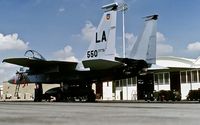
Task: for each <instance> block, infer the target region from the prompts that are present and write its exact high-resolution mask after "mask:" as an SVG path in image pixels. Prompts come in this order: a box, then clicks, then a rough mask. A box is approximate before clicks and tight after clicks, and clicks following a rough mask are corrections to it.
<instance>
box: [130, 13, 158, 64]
mask: <svg viewBox="0 0 200 125" xmlns="http://www.w3.org/2000/svg"><path fill="white" fill-rule="evenodd" d="M145 18H146V20H145V27H144V30H143V33H142V34H141V36H140V37H139V38H138V39H137V41H136V43H135V44H134V46H133V48H132V50H131V53H130V57H131V58H133V59H141V60H145V61H146V62H147V63H148V64H155V62H156V32H157V19H158V15H152V16H147V17H145Z"/></svg>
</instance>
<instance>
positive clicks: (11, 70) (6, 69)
mask: <svg viewBox="0 0 200 125" xmlns="http://www.w3.org/2000/svg"><path fill="white" fill-rule="evenodd" d="M18 69H19V66H17V65H12V64H8V63H1V64H0V83H2V82H3V81H7V80H9V79H10V78H11V77H13V76H14V75H15V73H16V71H17V70H18Z"/></svg>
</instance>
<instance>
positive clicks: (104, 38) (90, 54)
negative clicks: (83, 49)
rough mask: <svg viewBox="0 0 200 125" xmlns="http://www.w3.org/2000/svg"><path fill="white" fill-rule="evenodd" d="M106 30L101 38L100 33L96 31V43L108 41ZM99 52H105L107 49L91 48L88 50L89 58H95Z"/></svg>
mask: <svg viewBox="0 0 200 125" xmlns="http://www.w3.org/2000/svg"><path fill="white" fill-rule="evenodd" d="M106 41H107V38H106V32H105V31H103V33H102V37H101V39H98V34H97V33H96V43H97V44H98V43H101V42H106ZM99 52H105V49H98V50H90V51H87V58H95V57H97V56H98V53H99Z"/></svg>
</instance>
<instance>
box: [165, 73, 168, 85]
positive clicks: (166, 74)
mask: <svg viewBox="0 0 200 125" xmlns="http://www.w3.org/2000/svg"><path fill="white" fill-rule="evenodd" d="M164 78H165V84H169V73H164Z"/></svg>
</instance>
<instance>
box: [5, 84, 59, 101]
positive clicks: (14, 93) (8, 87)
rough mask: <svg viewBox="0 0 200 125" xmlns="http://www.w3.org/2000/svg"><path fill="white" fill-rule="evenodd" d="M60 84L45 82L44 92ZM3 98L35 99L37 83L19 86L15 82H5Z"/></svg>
mask: <svg viewBox="0 0 200 125" xmlns="http://www.w3.org/2000/svg"><path fill="white" fill-rule="evenodd" d="M58 86H60V85H59V84H43V92H46V91H47V90H49V89H50V88H54V87H58ZM2 88H3V89H2V99H20V100H33V99H34V89H35V84H25V85H20V86H19V88H17V86H16V85H15V84H10V83H7V82H4V83H3V85H2Z"/></svg>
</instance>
